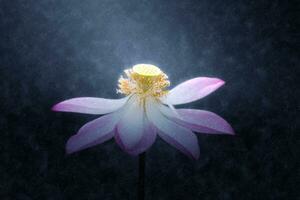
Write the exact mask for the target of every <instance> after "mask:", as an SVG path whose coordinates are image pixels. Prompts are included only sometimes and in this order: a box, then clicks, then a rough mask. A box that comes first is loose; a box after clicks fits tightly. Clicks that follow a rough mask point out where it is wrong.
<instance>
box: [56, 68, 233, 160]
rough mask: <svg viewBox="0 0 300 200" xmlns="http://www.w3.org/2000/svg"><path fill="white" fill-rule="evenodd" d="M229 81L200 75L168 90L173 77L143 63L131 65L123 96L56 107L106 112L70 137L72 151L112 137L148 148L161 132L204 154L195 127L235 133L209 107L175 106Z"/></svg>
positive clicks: (134, 148) (136, 149) (125, 145)
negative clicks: (186, 107)
mask: <svg viewBox="0 0 300 200" xmlns="http://www.w3.org/2000/svg"><path fill="white" fill-rule="evenodd" d="M223 84H224V81H222V80H220V79H218V78H208V77H198V78H194V79H191V80H188V81H185V82H183V83H181V84H179V85H178V86H176V87H175V88H173V89H172V90H170V91H169V90H168V89H167V88H168V86H170V82H169V81H168V76H167V75H166V74H165V73H163V72H162V71H161V70H160V69H159V68H158V67H156V66H154V65H149V64H138V65H135V66H133V67H132V68H131V69H128V70H125V77H123V76H121V78H120V79H119V85H118V86H119V89H118V90H117V92H119V93H121V94H124V95H126V97H124V98H121V99H116V100H113V99H103V98H94V97H79V98H73V99H69V100H66V101H63V102H61V103H58V104H56V105H55V106H54V107H53V110H54V111H62V112H77V113H86V114H99V115H103V114H106V115H104V116H102V117H100V118H97V119H95V120H93V121H91V122H89V123H87V124H85V125H84V126H83V127H82V128H80V130H79V131H78V133H77V134H75V135H73V136H72V137H71V138H70V139H69V140H68V142H67V145H66V150H67V153H73V152H76V151H79V150H82V149H86V148H89V147H92V146H95V145H97V144H100V143H103V142H105V141H107V140H109V139H111V138H112V137H114V138H115V140H116V142H117V143H118V144H119V146H120V147H121V148H122V149H123V150H124V151H126V152H127V153H129V154H132V155H138V154H140V153H142V152H144V151H146V150H147V149H148V148H149V147H150V146H151V145H152V144H153V143H154V141H155V139H156V136H157V135H159V136H160V137H161V138H162V139H163V140H165V141H166V142H167V143H169V144H171V145H172V146H174V147H175V148H177V149H178V150H180V151H181V152H183V153H185V154H186V155H188V156H189V157H192V158H195V159H197V158H198V157H199V155H200V150H199V145H198V139H197V137H196V135H195V134H194V133H193V131H194V132H201V133H208V134H234V132H233V129H232V128H231V126H230V125H229V124H228V123H227V122H226V121H225V120H224V119H223V118H221V117H220V116H218V115H216V114H214V113H212V112H209V111H204V110H196V109H175V108H174V106H173V105H178V104H184V103H189V102H192V101H195V100H198V99H201V98H203V97H205V96H207V95H208V94H210V93H212V92H213V91H215V90H216V89H218V88H219V87H220V86H222V85H223Z"/></svg>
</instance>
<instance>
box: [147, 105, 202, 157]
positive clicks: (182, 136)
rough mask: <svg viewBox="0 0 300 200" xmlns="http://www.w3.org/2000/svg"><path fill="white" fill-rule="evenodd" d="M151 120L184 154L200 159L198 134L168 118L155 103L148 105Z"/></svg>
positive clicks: (164, 136)
mask: <svg viewBox="0 0 300 200" xmlns="http://www.w3.org/2000/svg"><path fill="white" fill-rule="evenodd" d="M147 108H148V112H147V114H148V116H149V120H150V121H151V122H152V123H153V124H154V125H155V126H156V128H157V129H158V135H159V136H160V137H161V138H162V139H163V140H165V141H166V142H167V143H169V144H171V145H172V146H174V147H175V148H177V149H178V150H180V151H181V152H183V153H184V154H186V155H187V156H189V157H192V158H194V159H198V158H199V155H200V150H199V145H198V139H197V137H196V135H195V134H194V133H193V132H192V131H190V130H188V129H186V128H184V127H182V126H180V125H178V124H176V123H175V122H172V121H171V120H169V119H167V118H166V117H165V116H163V115H162V113H161V112H160V111H159V109H158V108H157V107H156V106H155V105H149V104H148V105H147Z"/></svg>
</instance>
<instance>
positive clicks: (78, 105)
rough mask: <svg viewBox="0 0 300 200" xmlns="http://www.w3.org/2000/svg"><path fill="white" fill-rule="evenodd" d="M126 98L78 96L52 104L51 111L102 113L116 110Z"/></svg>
mask: <svg viewBox="0 0 300 200" xmlns="http://www.w3.org/2000/svg"><path fill="white" fill-rule="evenodd" d="M127 100H128V97H125V98H121V99H104V98H95V97H78V98H73V99H68V100H65V101H62V102H60V103H58V104H56V105H54V106H53V107H52V111H58V112H75V113H84V114H96V115H102V114H106V113H110V112H114V111H116V110H118V109H119V108H121V107H122V106H123V105H124V104H125V103H126V102H127Z"/></svg>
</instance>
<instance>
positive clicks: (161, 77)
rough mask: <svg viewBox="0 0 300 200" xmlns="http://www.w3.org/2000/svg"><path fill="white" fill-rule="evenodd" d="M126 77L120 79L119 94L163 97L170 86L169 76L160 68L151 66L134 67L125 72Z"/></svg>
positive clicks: (140, 65)
mask: <svg viewBox="0 0 300 200" xmlns="http://www.w3.org/2000/svg"><path fill="white" fill-rule="evenodd" d="M124 72H125V74H126V77H125V78H124V77H123V76H121V78H120V79H119V85H118V86H119V89H118V90H117V91H118V92H119V93H122V94H125V95H130V94H137V95H139V96H140V97H141V98H145V97H147V96H152V97H161V96H163V95H165V94H166V93H167V92H168V90H166V88H167V87H168V86H170V82H169V81H168V76H167V75H166V74H165V73H163V72H162V71H161V70H160V69H159V68H158V67H156V66H154V65H150V64H138V65H134V66H133V67H132V68H131V69H127V70H125V71H124Z"/></svg>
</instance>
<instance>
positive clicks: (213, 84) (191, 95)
mask: <svg viewBox="0 0 300 200" xmlns="http://www.w3.org/2000/svg"><path fill="white" fill-rule="evenodd" d="M224 84H225V82H224V81H223V80H221V79H219V78H209V77H197V78H193V79H190V80H187V81H185V82H183V83H181V84H179V85H177V86H176V87H175V88H173V89H172V90H171V91H170V92H169V94H168V95H167V96H166V97H163V98H161V101H162V102H163V103H164V104H171V105H178V104H185V103H190V102H193V101H196V100H198V99H201V98H203V97H205V96H207V95H209V94H211V93H212V92H214V91H215V90H217V89H218V88H219V87H221V86H222V85H224Z"/></svg>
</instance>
